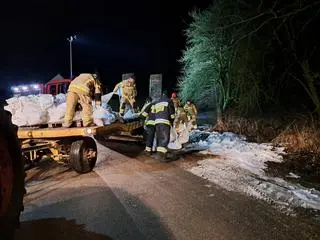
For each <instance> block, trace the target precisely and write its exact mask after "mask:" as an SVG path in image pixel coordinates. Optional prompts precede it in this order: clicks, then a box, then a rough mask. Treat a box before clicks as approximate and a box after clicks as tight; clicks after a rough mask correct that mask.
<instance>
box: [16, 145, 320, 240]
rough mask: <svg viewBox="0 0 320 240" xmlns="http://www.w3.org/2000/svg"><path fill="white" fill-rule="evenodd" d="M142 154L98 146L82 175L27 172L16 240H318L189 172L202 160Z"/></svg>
mask: <svg viewBox="0 0 320 240" xmlns="http://www.w3.org/2000/svg"><path fill="white" fill-rule="evenodd" d="M110 149H111V150H110ZM142 149H143V147H142V146H141V145H139V144H137V143H133V142H118V141H116V140H113V141H110V142H104V143H103V145H100V146H99V154H100V159H99V161H98V163H97V166H96V168H95V171H93V172H91V173H89V174H84V175H79V174H77V173H75V172H73V171H71V170H68V169H67V168H65V167H63V166H59V165H57V164H55V163H52V162H49V161H47V162H42V163H41V164H40V165H39V166H38V167H36V168H34V169H31V170H29V171H28V177H27V191H28V194H27V195H26V197H25V211H24V213H23V214H22V217H21V219H22V223H21V229H20V230H18V231H17V234H16V239H17V240H20V239H21V240H22V239H23V240H29V239H30V240H31V239H32V240H38V239H39V240H40V239H41V240H43V239H44V240H50V239H59V240H64V239H68V240H71V239H77V240H82V239H94V240H97V239H117V240H118V239H119V240H120V239H139V240H140V239H141V240H143V239H159V240H162V239H163V240H166V239H181V240H191V239H196V240H198V239H199V240H214V239H255V240H256V239H299V240H302V239H320V228H319V226H320V223H319V222H320V221H319V219H318V220H317V219H314V218H311V217H302V216H297V217H292V216H286V215H284V214H282V213H280V212H279V211H278V210H276V209H275V208H273V207H271V206H270V205H268V204H267V203H265V202H262V201H259V200H255V199H253V198H250V197H247V196H245V195H241V194H237V193H231V192H227V191H225V190H223V189H221V188H219V187H218V186H215V185H214V184H212V183H209V182H208V181H206V180H204V179H201V178H199V177H197V176H195V175H193V174H191V173H189V172H187V171H186V170H185V168H187V167H189V166H190V165H194V164H196V161H198V160H199V159H200V156H198V155H196V154H192V155H185V156H183V157H182V158H181V159H180V160H178V161H176V162H174V163H170V164H159V163H156V162H154V161H153V160H152V159H151V158H148V157H147V156H145V155H143V154H141V151H142Z"/></svg>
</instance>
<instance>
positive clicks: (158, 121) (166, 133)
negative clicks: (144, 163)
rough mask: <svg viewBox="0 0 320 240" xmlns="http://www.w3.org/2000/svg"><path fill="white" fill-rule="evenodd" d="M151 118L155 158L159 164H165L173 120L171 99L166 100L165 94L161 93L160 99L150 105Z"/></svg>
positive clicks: (173, 113) (173, 112)
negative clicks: (155, 144)
mask: <svg viewBox="0 0 320 240" xmlns="http://www.w3.org/2000/svg"><path fill="white" fill-rule="evenodd" d="M151 116H152V118H153V119H154V124H155V128H154V130H155V134H156V139H157V148H156V154H155V158H156V159H157V160H159V161H160V162H167V161H168V160H169V159H168V158H169V156H170V155H168V154H167V152H168V149H167V146H168V144H169V141H170V130H171V126H172V124H173V121H174V118H175V110H174V105H173V102H172V101H171V99H170V98H168V96H167V92H163V94H162V96H161V98H160V99H159V100H157V101H155V102H154V103H153V104H152V105H151ZM153 119H151V120H153ZM150 140H151V136H150ZM148 147H150V146H148Z"/></svg>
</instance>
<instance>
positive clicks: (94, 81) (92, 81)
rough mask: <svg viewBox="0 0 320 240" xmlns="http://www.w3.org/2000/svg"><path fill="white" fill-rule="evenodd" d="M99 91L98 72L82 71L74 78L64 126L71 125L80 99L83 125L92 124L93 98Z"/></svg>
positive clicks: (68, 96)
mask: <svg viewBox="0 0 320 240" xmlns="http://www.w3.org/2000/svg"><path fill="white" fill-rule="evenodd" d="M97 93H101V83H100V81H99V77H98V73H95V74H91V73H82V74H80V75H79V76H78V77H76V78H75V79H74V80H72V82H71V84H70V86H69V88H68V93H67V100H66V104H67V109H66V114H65V116H64V123H63V127H71V125H72V123H73V118H74V115H75V109H76V106H77V103H78V101H79V103H80V105H81V107H82V121H83V126H84V127H88V126H92V125H93V117H92V114H93V110H92V98H93V96H94V95H95V94H97Z"/></svg>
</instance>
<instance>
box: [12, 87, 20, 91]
mask: <svg viewBox="0 0 320 240" xmlns="http://www.w3.org/2000/svg"><path fill="white" fill-rule="evenodd" d="M11 90H12V91H14V92H19V88H18V87H11Z"/></svg>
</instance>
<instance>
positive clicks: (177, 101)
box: [171, 92, 180, 111]
mask: <svg viewBox="0 0 320 240" xmlns="http://www.w3.org/2000/svg"><path fill="white" fill-rule="evenodd" d="M171 100H172V102H173V105H174V109H175V110H176V111H177V108H178V107H179V106H180V99H179V98H178V97H177V93H175V92H174V93H172V94H171Z"/></svg>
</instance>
